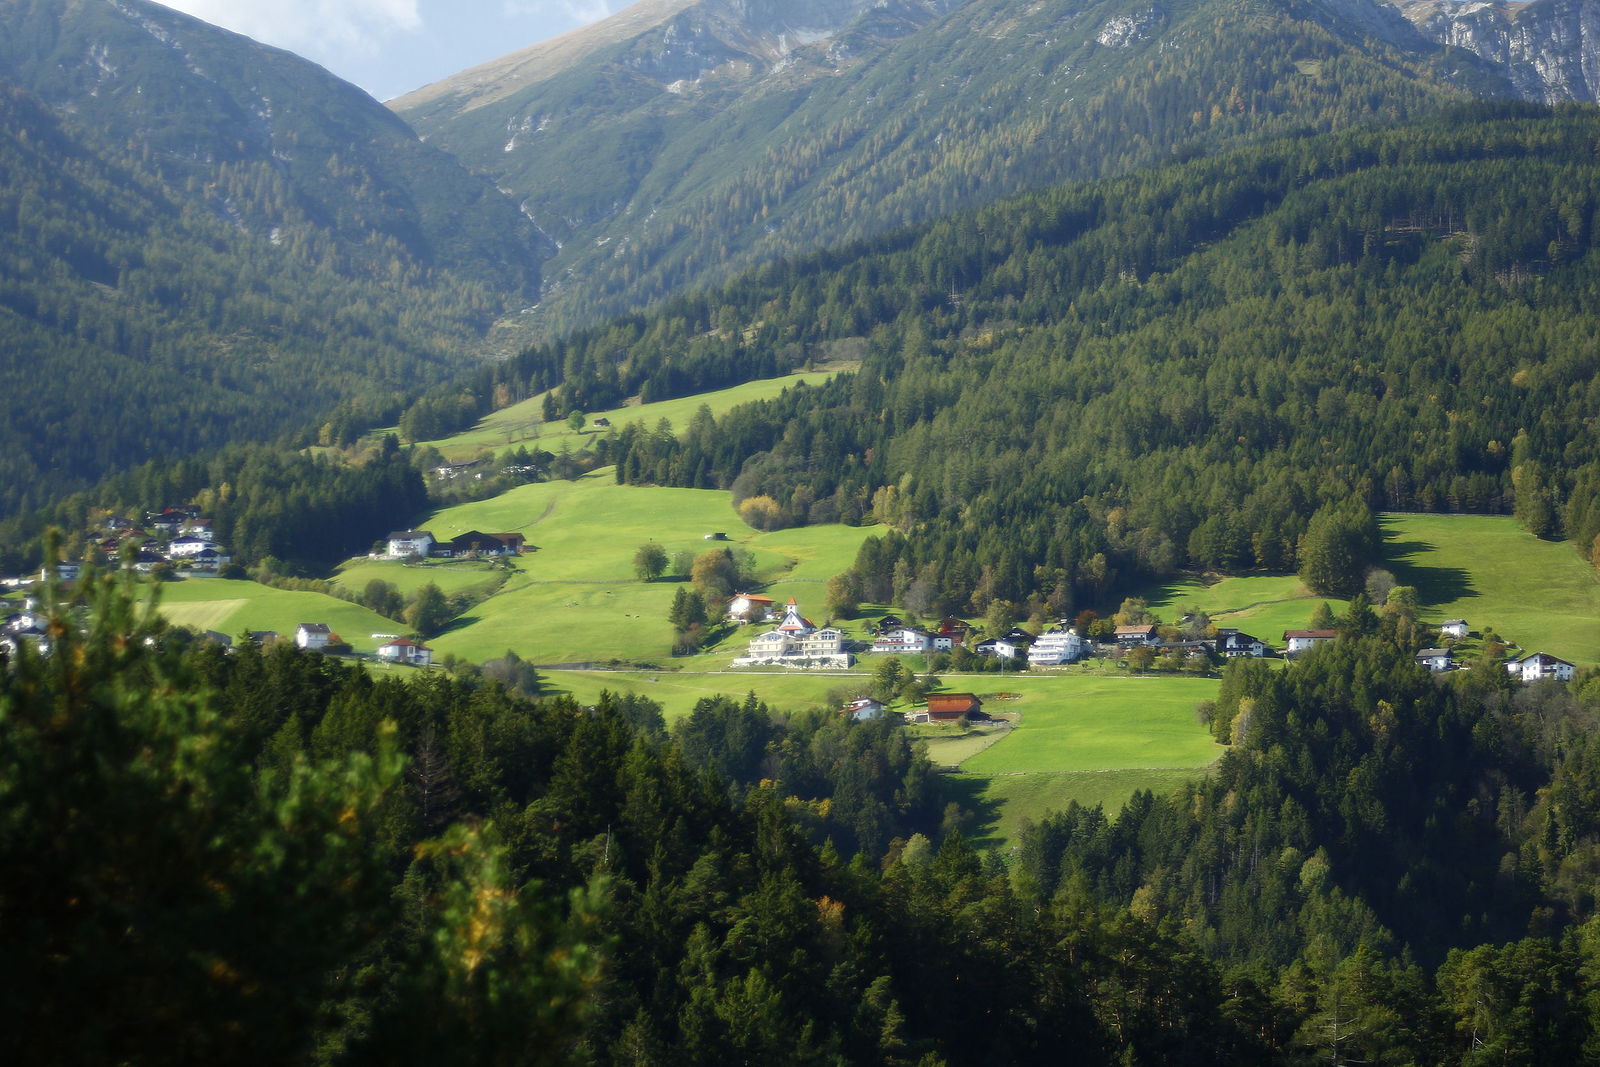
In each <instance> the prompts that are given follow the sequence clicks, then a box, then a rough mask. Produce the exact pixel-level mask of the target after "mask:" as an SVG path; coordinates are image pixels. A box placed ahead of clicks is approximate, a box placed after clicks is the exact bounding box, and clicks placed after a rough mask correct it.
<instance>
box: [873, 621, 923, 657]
mask: <svg viewBox="0 0 1600 1067" xmlns="http://www.w3.org/2000/svg"><path fill="white" fill-rule="evenodd" d="M932 647H933V637H932V636H931V635H929V634H928V633H926V632H925V631H922V630H919V629H917V628H916V627H915V626H898V627H896V628H895V629H893V630H890V631H888V632H887V633H884V634H883V635H881V636H880V637H879V638H878V639H877V640H875V641H873V642H872V651H874V652H883V653H888V654H890V655H901V656H906V655H916V654H918V653H921V652H926V651H928V649H930V648H932Z"/></svg>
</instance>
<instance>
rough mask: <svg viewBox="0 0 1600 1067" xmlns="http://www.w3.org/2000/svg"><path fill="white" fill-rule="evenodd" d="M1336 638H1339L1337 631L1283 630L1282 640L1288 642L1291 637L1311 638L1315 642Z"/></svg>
mask: <svg viewBox="0 0 1600 1067" xmlns="http://www.w3.org/2000/svg"><path fill="white" fill-rule="evenodd" d="M1338 636H1339V631H1338V630H1285V631H1283V639H1284V640H1285V641H1287V640H1289V638H1291V637H1309V638H1311V639H1312V640H1315V641H1331V640H1333V639H1334V638H1335V637H1338Z"/></svg>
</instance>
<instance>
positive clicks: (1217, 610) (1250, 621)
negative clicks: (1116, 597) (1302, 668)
mask: <svg viewBox="0 0 1600 1067" xmlns="http://www.w3.org/2000/svg"><path fill="white" fill-rule="evenodd" d="M1140 595H1141V596H1143V597H1144V598H1145V600H1146V601H1148V602H1149V605H1150V610H1151V611H1152V612H1154V613H1155V614H1156V615H1157V616H1159V617H1160V619H1161V621H1162V622H1169V623H1175V622H1177V621H1178V620H1179V619H1180V618H1181V617H1182V616H1183V615H1184V613H1185V612H1191V611H1203V612H1205V613H1206V614H1207V615H1209V616H1210V617H1211V621H1212V622H1214V623H1216V624H1217V625H1218V626H1233V627H1237V628H1238V629H1240V630H1243V631H1244V632H1246V633H1248V634H1250V635H1251V636H1253V637H1259V638H1260V639H1261V640H1263V641H1265V642H1267V644H1269V645H1271V646H1273V647H1274V648H1282V646H1283V632H1284V631H1285V630H1303V629H1305V628H1306V626H1307V625H1308V624H1309V623H1310V621H1311V613H1312V612H1313V611H1315V610H1316V609H1317V605H1318V604H1321V603H1323V602H1324V601H1326V602H1327V604H1328V606H1329V607H1331V608H1332V609H1333V610H1334V611H1335V612H1342V611H1344V610H1345V608H1346V607H1348V606H1349V605H1348V603H1347V602H1345V601H1342V600H1338V599H1335V598H1332V597H1320V596H1315V595H1313V594H1312V593H1310V592H1308V591H1307V589H1306V587H1305V586H1304V585H1302V584H1301V582H1300V579H1299V577H1297V576H1296V575H1293V574H1249V575H1241V576H1238V577H1232V578H1222V579H1220V580H1212V581H1203V580H1201V579H1198V578H1184V579H1180V580H1178V581H1172V582H1164V583H1162V584H1160V585H1155V586H1151V587H1149V588H1148V589H1145V590H1144V591H1143V592H1142V593H1141V594H1140Z"/></svg>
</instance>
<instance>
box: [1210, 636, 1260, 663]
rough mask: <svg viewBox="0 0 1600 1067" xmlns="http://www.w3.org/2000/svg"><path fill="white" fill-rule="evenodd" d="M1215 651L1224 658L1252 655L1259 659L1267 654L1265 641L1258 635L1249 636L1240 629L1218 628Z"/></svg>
mask: <svg viewBox="0 0 1600 1067" xmlns="http://www.w3.org/2000/svg"><path fill="white" fill-rule="evenodd" d="M1217 651H1218V652H1220V653H1221V654H1222V656H1223V658H1224V659H1239V658H1240V657H1242V656H1254V657H1255V658H1257V659H1260V658H1261V657H1262V656H1265V655H1266V654H1267V643H1266V642H1265V641H1263V640H1261V639H1260V638H1259V637H1251V636H1250V635H1249V634H1247V633H1245V632H1243V631H1242V630H1234V629H1219V630H1218V631H1217Z"/></svg>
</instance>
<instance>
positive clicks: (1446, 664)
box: [1417, 648, 1452, 671]
mask: <svg viewBox="0 0 1600 1067" xmlns="http://www.w3.org/2000/svg"><path fill="white" fill-rule="evenodd" d="M1417 663H1419V664H1420V665H1421V666H1424V667H1426V668H1428V669H1429V670H1430V671H1447V670H1449V669H1450V668H1451V666H1452V664H1451V662H1450V650H1449V649H1448V648H1425V649H1423V650H1422V651H1421V652H1418V653H1417Z"/></svg>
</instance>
